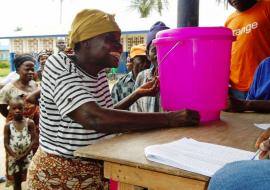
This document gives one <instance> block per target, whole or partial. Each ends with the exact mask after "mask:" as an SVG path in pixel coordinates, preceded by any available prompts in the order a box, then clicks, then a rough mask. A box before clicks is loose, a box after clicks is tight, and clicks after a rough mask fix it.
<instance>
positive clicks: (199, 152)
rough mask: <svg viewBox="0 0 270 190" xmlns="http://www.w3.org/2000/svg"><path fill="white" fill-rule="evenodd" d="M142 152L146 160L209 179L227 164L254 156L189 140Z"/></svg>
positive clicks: (154, 146) (162, 145)
mask: <svg viewBox="0 0 270 190" xmlns="http://www.w3.org/2000/svg"><path fill="white" fill-rule="evenodd" d="M144 152H145V156H146V158H147V159H148V160H151V161H154V162H158V163H161V164H165V165H169V166H173V167H176V168H179V169H183V170H187V171H191V172H194V173H199V174H202V175H206V176H209V177H211V176H212V175H213V174H214V173H215V172H216V171H217V170H219V169H220V168H222V167H223V166H224V165H225V164H227V163H230V162H234V161H239V160H250V159H251V158H252V157H253V156H254V152H249V151H245V150H240V149H236V148H232V147H226V146H221V145H216V144H211V143H204V142H199V141H196V140H194V139H189V138H182V139H180V140H177V141H174V142H171V143H167V144H161V145H152V146H148V147H146V148H145V150H144Z"/></svg>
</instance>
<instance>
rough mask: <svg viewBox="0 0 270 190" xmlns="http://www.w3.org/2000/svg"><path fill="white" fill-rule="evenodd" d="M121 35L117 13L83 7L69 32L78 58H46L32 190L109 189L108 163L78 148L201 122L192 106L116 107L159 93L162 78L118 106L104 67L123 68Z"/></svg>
mask: <svg viewBox="0 0 270 190" xmlns="http://www.w3.org/2000/svg"><path fill="white" fill-rule="evenodd" d="M120 35H121V31H120V29H119V27H118V25H117V24H116V22H115V21H114V16H113V15H109V14H107V13H104V12H102V11H99V10H89V9H86V10H83V11H81V12H80V13H78V14H77V15H76V17H75V19H74V21H73V23H72V26H71V32H70V34H69V45H70V47H71V48H73V49H74V52H75V54H74V56H73V57H72V58H71V57H69V56H67V55H66V54H64V53H62V52H60V53H58V54H55V55H52V56H50V57H49V59H48V60H47V62H46V67H45V70H44V72H43V78H42V83H41V97H40V148H39V150H38V151H37V153H36V154H35V156H34V158H33V161H32V163H31V166H30V168H29V173H28V174H29V175H28V182H29V183H28V185H29V189H95V190H97V189H108V183H107V181H106V180H105V179H103V163H102V162H101V161H97V160H83V159H80V158H76V157H74V156H73V152H74V151H75V150H76V149H78V148H79V147H83V146H87V145H90V144H94V143H96V142H97V141H99V140H102V139H104V138H108V137H109V136H112V135H113V134H115V133H122V132H131V131H143V130H149V129H156V128H164V127H165V128H166V127H180V126H193V125H197V124H198V122H199V115H198V113H197V112H195V111H191V110H182V111H177V112H168V113H132V112H128V111H121V110H116V109H127V108H128V107H129V106H130V105H131V104H132V103H133V102H134V101H136V100H137V99H138V98H140V97H142V96H146V95H153V94H155V92H156V89H157V86H158V81H157V80H155V81H151V82H149V83H147V84H145V85H143V86H142V87H141V88H139V89H137V90H136V91H135V92H134V93H132V94H130V95H129V96H128V97H127V98H126V99H124V100H122V101H121V102H119V103H118V104H117V105H115V106H114V108H115V109H113V104H112V99H111V95H110V91H109V86H108V82H107V79H106V75H105V68H112V67H117V66H118V62H119V58H120V54H121V53H122V45H121V44H120Z"/></svg>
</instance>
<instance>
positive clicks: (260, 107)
mask: <svg viewBox="0 0 270 190" xmlns="http://www.w3.org/2000/svg"><path fill="white" fill-rule="evenodd" d="M226 111H230V112H245V111H255V112H262V113H269V112H270V100H239V99H236V98H233V97H230V98H229V100H228V108H227V110H226Z"/></svg>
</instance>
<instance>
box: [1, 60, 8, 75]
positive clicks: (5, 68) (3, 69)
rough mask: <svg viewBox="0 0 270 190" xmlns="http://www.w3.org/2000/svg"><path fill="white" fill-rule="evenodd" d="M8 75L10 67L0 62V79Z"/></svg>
mask: <svg viewBox="0 0 270 190" xmlns="http://www.w3.org/2000/svg"><path fill="white" fill-rule="evenodd" d="M9 73H10V65H9V62H8V61H5V60H4V61H0V77H5V76H7V75H8V74H9Z"/></svg>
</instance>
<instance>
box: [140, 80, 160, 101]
mask: <svg viewBox="0 0 270 190" xmlns="http://www.w3.org/2000/svg"><path fill="white" fill-rule="evenodd" d="M158 91H159V80H158V78H157V77H156V78H154V79H153V80H151V81H149V82H147V83H145V84H143V85H142V86H140V87H139V88H137V89H136V93H137V94H138V95H139V96H140V97H144V96H155V95H156V94H157V92H158Z"/></svg>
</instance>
